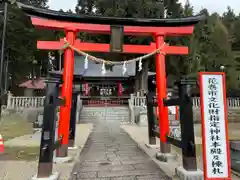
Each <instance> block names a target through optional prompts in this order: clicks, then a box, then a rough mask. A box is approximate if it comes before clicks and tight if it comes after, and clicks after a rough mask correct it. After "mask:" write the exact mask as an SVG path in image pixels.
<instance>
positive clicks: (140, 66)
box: [138, 58, 142, 72]
mask: <svg viewBox="0 0 240 180" xmlns="http://www.w3.org/2000/svg"><path fill="white" fill-rule="evenodd" d="M141 70H142V58H140V59H139V63H138V71H139V72H140V71H141Z"/></svg>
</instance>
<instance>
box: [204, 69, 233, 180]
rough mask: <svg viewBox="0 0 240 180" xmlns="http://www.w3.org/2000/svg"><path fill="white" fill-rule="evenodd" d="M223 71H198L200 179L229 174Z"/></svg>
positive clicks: (224, 176)
mask: <svg viewBox="0 0 240 180" xmlns="http://www.w3.org/2000/svg"><path fill="white" fill-rule="evenodd" d="M225 88H226V87H225V74H224V73H200V93H201V97H200V98H201V119H202V134H203V152H204V157H203V162H204V163H203V164H204V176H205V178H204V179H216V178H217V179H226V178H228V179H229V178H230V177H231V173H230V160H229V159H230V156H229V142H228V134H227V123H226V122H227V108H226V92H225Z"/></svg>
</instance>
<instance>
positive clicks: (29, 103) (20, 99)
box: [6, 92, 45, 109]
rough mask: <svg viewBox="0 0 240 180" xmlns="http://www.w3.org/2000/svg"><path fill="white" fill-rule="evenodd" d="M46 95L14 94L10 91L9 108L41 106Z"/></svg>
mask: <svg viewBox="0 0 240 180" xmlns="http://www.w3.org/2000/svg"><path fill="white" fill-rule="evenodd" d="M44 99H45V97H44V96H41V97H36V96H35V97H34V96H33V97H26V96H12V94H11V93H10V92H9V93H8V99H7V107H6V108H7V109H24V108H40V107H43V106H44Z"/></svg>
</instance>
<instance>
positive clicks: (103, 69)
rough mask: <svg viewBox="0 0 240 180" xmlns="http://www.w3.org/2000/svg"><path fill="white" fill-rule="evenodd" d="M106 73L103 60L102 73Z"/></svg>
mask: <svg viewBox="0 0 240 180" xmlns="http://www.w3.org/2000/svg"><path fill="white" fill-rule="evenodd" d="M105 74H106V67H105V63H104V62H103V64H102V75H105Z"/></svg>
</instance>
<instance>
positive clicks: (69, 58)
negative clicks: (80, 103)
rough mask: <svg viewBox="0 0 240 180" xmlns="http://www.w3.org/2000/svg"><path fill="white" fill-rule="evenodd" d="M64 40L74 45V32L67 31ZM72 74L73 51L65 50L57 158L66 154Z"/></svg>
mask: <svg viewBox="0 0 240 180" xmlns="http://www.w3.org/2000/svg"><path fill="white" fill-rule="evenodd" d="M66 38H67V40H68V41H69V43H70V44H74V41H75V39H76V32H74V31H67V32H66ZM73 72H74V50H72V49H71V48H67V49H66V50H65V52H64V69H63V85H62V97H63V98H64V99H65V104H64V106H60V115H59V126H58V138H59V139H60V137H61V136H62V146H61V147H60V148H59V149H58V151H57V156H58V157H67V154H68V140H69V139H68V137H69V126H70V114H71V106H72V85H73Z"/></svg>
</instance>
